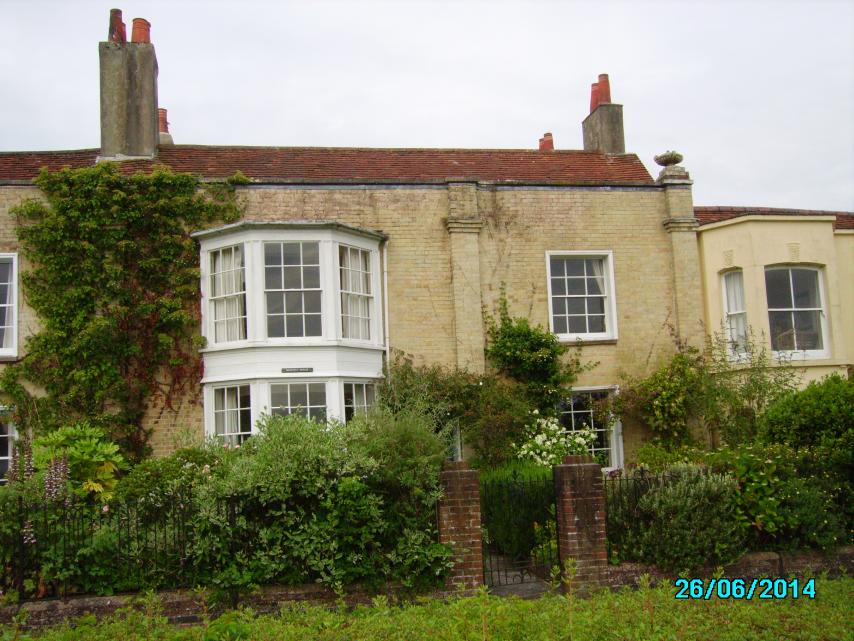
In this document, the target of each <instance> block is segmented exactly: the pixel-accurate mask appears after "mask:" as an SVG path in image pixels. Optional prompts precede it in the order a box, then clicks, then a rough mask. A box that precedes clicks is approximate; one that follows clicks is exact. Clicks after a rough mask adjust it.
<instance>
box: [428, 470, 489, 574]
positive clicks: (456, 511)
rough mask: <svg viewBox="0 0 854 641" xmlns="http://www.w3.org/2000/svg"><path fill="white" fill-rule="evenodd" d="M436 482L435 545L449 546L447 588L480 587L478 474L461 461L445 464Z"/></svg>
mask: <svg viewBox="0 0 854 641" xmlns="http://www.w3.org/2000/svg"><path fill="white" fill-rule="evenodd" d="M439 481H440V483H441V484H442V493H443V494H442V498H441V500H440V501H439V509H438V512H439V542H440V543H446V544H448V545H450V546H451V549H452V550H453V561H454V568H453V570H451V576H450V577H448V583H447V587H448V589H453V590H459V589H462V590H466V591H469V590H474V589H476V588H478V587H480V586H481V585H483V543H482V540H481V531H480V473H479V472H478V471H477V470H471V469H469V466H468V463H466V462H465V461H457V462H450V461H446V462H445V465H444V469H443V470H442V472H441V473H440V474H439Z"/></svg>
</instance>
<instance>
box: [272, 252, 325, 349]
mask: <svg viewBox="0 0 854 641" xmlns="http://www.w3.org/2000/svg"><path fill="white" fill-rule="evenodd" d="M264 294H265V298H266V305H267V336H268V337H269V338H282V337H288V338H290V337H295V336H320V335H321V334H322V333H323V332H322V323H321V288H320V243H316V242H308V243H264Z"/></svg>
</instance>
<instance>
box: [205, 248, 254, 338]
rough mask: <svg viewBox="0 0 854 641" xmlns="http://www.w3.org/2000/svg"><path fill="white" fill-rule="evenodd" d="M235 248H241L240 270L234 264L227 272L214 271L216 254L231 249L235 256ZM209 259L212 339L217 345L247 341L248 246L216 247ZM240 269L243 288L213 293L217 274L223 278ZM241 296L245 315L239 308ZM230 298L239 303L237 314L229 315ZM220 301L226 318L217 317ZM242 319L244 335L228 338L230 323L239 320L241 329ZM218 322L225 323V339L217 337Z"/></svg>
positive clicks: (208, 256)
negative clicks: (223, 292)
mask: <svg viewBox="0 0 854 641" xmlns="http://www.w3.org/2000/svg"><path fill="white" fill-rule="evenodd" d="M235 249H239V251H240V260H241V262H242V264H241V265H240V267H239V270H238V268H235V267H234V266H232V267H231V269H229V270H228V271H227V272H226V271H219V272H214V271H213V260H212V259H213V256H214V254H217V253H219V254H220V255H221V254H222V252H224V251H226V250H230V251H231V253H232V258H233V256H234V251H235ZM207 260H208V266H209V271H208V275H207V279H208V287H209V289H208V291H209V292H210V297H209V299H208V301H209V308H210V339H211V341H212V342H213V343H214V344H216V345H224V344H226V343H239V342H242V341H245V340H246V339H247V337H248V332H249V308H248V307H249V305H248V300H247V298H246V288H247V284H246V247H245V246H244V245H243V243H235V244H232V245H225V246H223V247H217V248H216V249H212V250H210V251H209V252H208V253H207ZM220 260H222V259H220ZM238 271H241V272H242V281H243V289H242V290H238V291H234V292H230V293H228V294H220V295H218V296H214V295H213V281H214V279H215V278H216V276H217V275H219V276H220V278H221V279H222V278H224V276H225V275H226V274H228V275H229V276H232V275H233V274H234V272H238ZM241 296H242V297H243V315H242V316H241V315H240V310H239V306H240V297H241ZM229 299H235V300H236V301H237V305H238V314H237V316H229V315H228V300H229ZM220 301H223V302H224V303H225V309H226V315H225V317H224V318H221V319H217V317H216V306H217V303H219V302H220ZM241 320H242V321H243V323H242V330H243V332H242V333H243V336H242V337H238V338H233V339H230V340H229V338H228V326H229V323H231V322H233V321H237V327H238V330H239V329H241V323H240V321H241ZM217 323H223V324H224V327H225V334H226V337H225V338H224V339H223V340H217V338H216V326H217ZM238 333H240V332H239V331H238Z"/></svg>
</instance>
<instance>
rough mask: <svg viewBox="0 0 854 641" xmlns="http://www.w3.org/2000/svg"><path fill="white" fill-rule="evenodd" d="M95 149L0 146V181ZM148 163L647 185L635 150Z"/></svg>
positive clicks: (257, 172) (308, 178) (200, 170)
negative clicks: (18, 149)
mask: <svg viewBox="0 0 854 641" xmlns="http://www.w3.org/2000/svg"><path fill="white" fill-rule="evenodd" d="M98 151H99V150H97V149H82V150H76V151H33V152H26V151H25V152H7V153H0V181H25V182H26V181H30V180H32V179H33V178H35V176H36V175H38V172H39V170H40V169H41V168H42V167H48V168H49V169H53V170H56V169H60V168H62V167H72V168H76V167H84V166H89V165H92V164H94V162H95V159H96V158H97V156H98ZM154 164H162V165H166V166H168V167H171V168H172V169H174V170H176V171H185V172H189V173H193V174H197V175H200V176H202V177H203V178H224V177H227V176H231V175H233V174H234V173H235V172H236V171H241V172H243V173H244V174H245V175H246V176H247V177H249V178H250V179H252V180H255V181H258V182H304V183H360V182H367V183H374V182H377V183H433V182H445V181H446V180H448V179H460V180H477V181H487V182H496V183H509V184H514V183H516V184H569V185H573V184H580V185H584V184H592V185H601V184H612V185H623V184H624V185H652V184H654V181H653V179H652V177H651V176H650V175H649V172H647V170H646V168H645V167H644V166H643V163H641V162H640V160H639V159H638V157H637V156H636V155H634V154H625V155H606V154H602V153H599V152H587V151H560V150H559V151H551V152H549V153H543V152H540V151H536V150H524V149H361V148H339V147H223V146H201V145H199V146H197V145H174V146H164V147H161V148H160V153H159V155H158V157H157V159H156V162H152V161H148V160H128V161H124V162H122V163H121V167H122V171H125V172H128V173H130V172H134V171H147V170H150V169H151V167H152V166H154Z"/></svg>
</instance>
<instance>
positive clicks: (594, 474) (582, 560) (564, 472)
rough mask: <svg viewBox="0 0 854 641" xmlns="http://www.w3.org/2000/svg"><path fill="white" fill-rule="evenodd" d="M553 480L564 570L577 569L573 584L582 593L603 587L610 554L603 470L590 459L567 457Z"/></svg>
mask: <svg viewBox="0 0 854 641" xmlns="http://www.w3.org/2000/svg"><path fill="white" fill-rule="evenodd" d="M554 479H555V508H556V512H557V514H556V516H557V530H558V556H559V558H560V562H561V566H562V567H566V565H567V563H568V562H569V563H571V564H573V565H574V566H575V579H574V584H577V585H578V586H579V587H580V588H582V589H587V588H588V587H592V586H596V585H600V584H603V583H604V582H605V581H606V580H607V576H608V552H607V548H606V547H605V494H604V488H603V484H602V468H600V467H599V465H597V464H596V463H593V462H592V459H591V458H590V457H589V456H567V457H566V458H565V459H564V464H563V465H558V466H556V467H555V468H554Z"/></svg>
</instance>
